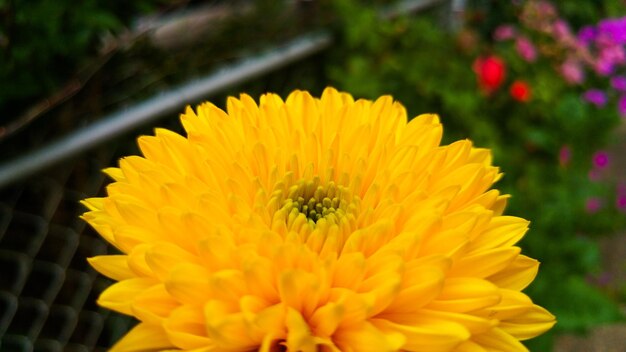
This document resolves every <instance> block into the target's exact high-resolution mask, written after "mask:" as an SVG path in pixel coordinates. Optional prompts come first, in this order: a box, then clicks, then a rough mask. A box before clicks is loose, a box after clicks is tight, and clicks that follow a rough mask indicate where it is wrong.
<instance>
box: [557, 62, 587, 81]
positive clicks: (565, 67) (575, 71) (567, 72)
mask: <svg viewBox="0 0 626 352" xmlns="http://www.w3.org/2000/svg"><path fill="white" fill-rule="evenodd" d="M561 75H563V78H565V81H566V82H567V83H570V84H581V83H582V82H583V81H584V80H585V72H584V71H583V68H582V66H581V64H580V62H579V61H578V60H576V59H572V58H569V59H567V60H566V61H565V62H564V63H563V64H562V65H561Z"/></svg>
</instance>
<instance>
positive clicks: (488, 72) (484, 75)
mask: <svg viewBox="0 0 626 352" xmlns="http://www.w3.org/2000/svg"><path fill="white" fill-rule="evenodd" d="M473 69H474V72H476V77H477V78H478V85H479V87H480V88H481V89H482V90H483V91H484V92H486V93H492V92H493V91H495V90H496V89H498V87H500V85H501V84H502V82H503V81H504V77H505V75H506V67H505V66H504V62H503V61H502V59H500V58H499V57H497V56H488V57H486V58H481V57H479V58H477V59H476V60H475V61H474V65H473Z"/></svg>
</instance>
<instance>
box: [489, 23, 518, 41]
mask: <svg viewBox="0 0 626 352" xmlns="http://www.w3.org/2000/svg"><path fill="white" fill-rule="evenodd" d="M515 35H517V30H516V29H515V27H514V26H513V25H510V24H502V25H499V26H498V27H497V28H496V30H495V31H494V32H493V39H494V40H495V41H498V42H501V41H504V40H509V39H513V38H514V37H515Z"/></svg>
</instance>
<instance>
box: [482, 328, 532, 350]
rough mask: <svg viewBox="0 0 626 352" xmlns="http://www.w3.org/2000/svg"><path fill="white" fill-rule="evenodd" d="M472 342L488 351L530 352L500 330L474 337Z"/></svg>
mask: <svg viewBox="0 0 626 352" xmlns="http://www.w3.org/2000/svg"><path fill="white" fill-rule="evenodd" d="M472 341H474V342H475V343H477V344H478V345H480V346H482V347H483V348H485V349H486V350H488V351H511V352H528V349H527V348H526V347H524V345H522V343H521V342H519V341H518V340H517V339H516V338H514V337H513V336H511V335H509V334H507V333H506V332H504V331H502V330H501V329H499V328H493V329H491V330H490V331H489V332H486V333H484V334H479V335H476V336H472Z"/></svg>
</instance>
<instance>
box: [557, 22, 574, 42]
mask: <svg viewBox="0 0 626 352" xmlns="http://www.w3.org/2000/svg"><path fill="white" fill-rule="evenodd" d="M552 33H553V34H554V37H555V38H556V39H557V40H563V39H565V38H569V37H571V36H572V31H571V30H570V29H569V25H568V24H567V22H565V21H563V20H562V19H558V20H556V21H554V23H553V24H552Z"/></svg>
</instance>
